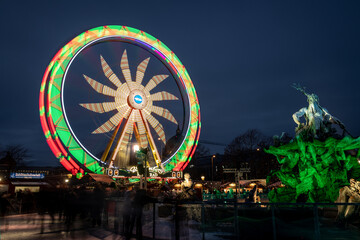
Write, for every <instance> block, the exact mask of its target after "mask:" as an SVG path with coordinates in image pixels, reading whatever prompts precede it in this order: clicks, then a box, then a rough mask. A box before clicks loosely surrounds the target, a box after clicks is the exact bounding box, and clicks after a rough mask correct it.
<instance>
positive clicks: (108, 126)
mask: <svg viewBox="0 0 360 240" xmlns="http://www.w3.org/2000/svg"><path fill="white" fill-rule="evenodd" d="M128 110H129V108H128V107H123V108H121V109H120V110H119V112H117V113H116V114H115V115H114V116H112V117H111V118H110V119H109V120H107V121H106V122H105V123H104V124H103V125H101V126H100V127H98V128H97V129H96V130H94V131H93V132H92V134H99V133H106V132H110V131H111V130H113V129H114V127H115V126H117V125H118V124H119V122H120V121H121V119H122V118H123V117H124V116H126V113H127V111H128Z"/></svg>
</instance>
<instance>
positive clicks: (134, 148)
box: [133, 144, 143, 189]
mask: <svg viewBox="0 0 360 240" xmlns="http://www.w3.org/2000/svg"><path fill="white" fill-rule="evenodd" d="M133 150H134V153H135V155H136V153H137V151H139V150H140V147H139V145H137V144H135V145H134V146H133ZM138 161H139V160H138ZM138 168H139V165H138ZM138 171H139V170H138ZM142 178H143V175H142V174H140V189H142V188H143V179H142Z"/></svg>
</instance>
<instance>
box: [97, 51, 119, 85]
mask: <svg viewBox="0 0 360 240" xmlns="http://www.w3.org/2000/svg"><path fill="white" fill-rule="evenodd" d="M100 60H101V67H102V69H103V71H104V74H105V76H106V77H107V78H108V79H109V80H110V81H111V82H112V83H113V84H114V85H115V86H117V87H120V86H121V81H120V79H119V78H118V77H117V76H116V74H115V73H114V72H113V70H112V69H111V68H110V67H109V65H108V64H107V62H106V61H105V59H104V58H103V56H101V55H100Z"/></svg>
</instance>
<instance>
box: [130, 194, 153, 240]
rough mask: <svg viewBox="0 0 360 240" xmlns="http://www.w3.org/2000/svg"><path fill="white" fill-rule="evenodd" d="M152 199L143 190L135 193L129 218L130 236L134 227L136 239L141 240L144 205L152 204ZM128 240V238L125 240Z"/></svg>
mask: <svg viewBox="0 0 360 240" xmlns="http://www.w3.org/2000/svg"><path fill="white" fill-rule="evenodd" d="M153 201H154V199H153V198H151V197H149V196H148V195H147V193H146V190H145V189H138V190H137V191H136V193H135V196H134V200H133V202H132V211H131V218H130V235H131V233H132V231H133V228H134V226H135V225H136V239H138V240H141V239H142V214H143V207H144V205H145V204H147V203H150V202H153ZM126 239H130V238H128V237H127V238H126Z"/></svg>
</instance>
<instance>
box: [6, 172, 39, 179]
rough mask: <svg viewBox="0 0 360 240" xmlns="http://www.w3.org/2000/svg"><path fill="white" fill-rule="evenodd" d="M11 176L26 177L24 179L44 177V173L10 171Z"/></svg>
mask: <svg viewBox="0 0 360 240" xmlns="http://www.w3.org/2000/svg"><path fill="white" fill-rule="evenodd" d="M10 178H24V179H44V178H45V174H44V173H16V172H12V173H10Z"/></svg>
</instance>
